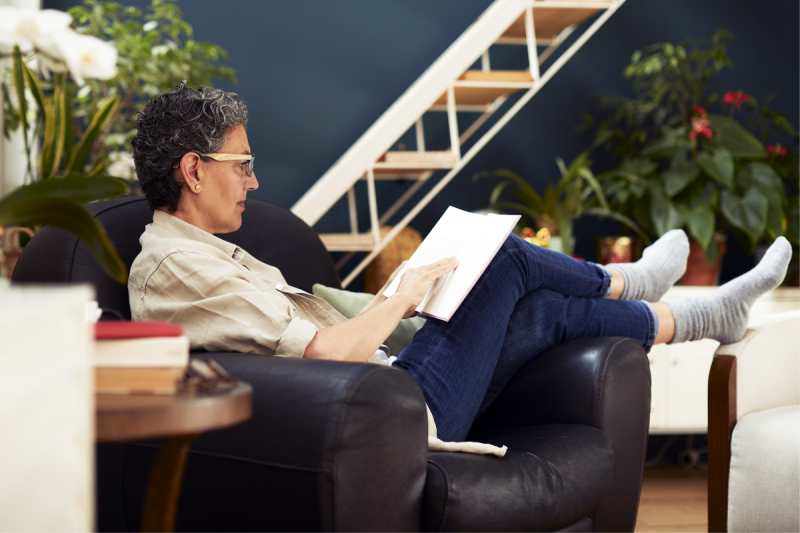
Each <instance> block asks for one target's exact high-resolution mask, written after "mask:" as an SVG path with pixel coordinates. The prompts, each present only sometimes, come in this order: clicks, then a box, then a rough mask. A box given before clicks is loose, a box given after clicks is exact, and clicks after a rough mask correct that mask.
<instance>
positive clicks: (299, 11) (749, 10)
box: [44, 0, 800, 278]
mask: <svg viewBox="0 0 800 533" xmlns="http://www.w3.org/2000/svg"><path fill="white" fill-rule="evenodd" d="M123 1H124V0H123ZM76 3H78V2H76V1H75V0H44V4H45V7H56V8H59V9H65V8H67V7H69V6H71V5H74V4H76ZM128 3H130V4H134V5H138V6H141V7H144V6H146V5H148V4H149V1H147V2H146V1H142V0H128ZM489 4H490V1H489V0H380V1H376V0H335V1H332V0H329V1H323V0H269V1H254V0H227V1H226V2H219V1H218V0H191V1H188V0H184V1H182V2H181V3H180V6H181V7H182V9H183V10H184V14H185V17H186V19H187V20H188V22H190V23H191V24H192V25H193V26H194V30H195V37H196V38H197V39H198V40H207V41H211V42H214V43H217V44H220V45H222V46H223V47H225V48H226V49H227V50H228V52H229V53H230V58H229V61H228V63H229V64H230V65H232V66H233V67H234V68H235V69H236V72H237V75H238V77H239V80H240V83H239V85H238V86H235V87H233V86H227V85H226V84H220V86H222V87H223V88H227V89H230V90H234V91H236V92H239V93H240V94H241V95H242V96H243V97H244V98H245V99H246V100H247V101H248V102H249V104H250V108H251V113H252V115H251V117H252V118H251V122H250V125H249V127H248V135H249V138H250V144H251V146H252V148H253V151H254V153H255V154H257V155H258V156H259V157H258V165H257V175H258V177H259V182H260V189H259V190H258V191H257V192H256V193H255V194H254V195H255V196H257V197H259V198H264V199H268V200H271V201H274V202H276V203H278V204H281V205H284V206H287V207H291V206H292V205H293V204H294V202H295V201H296V200H297V199H298V198H300V196H301V195H302V194H303V193H304V192H305V191H306V190H307V189H308V188H309V187H311V185H313V183H314V182H315V181H316V180H317V179H318V178H319V177H320V176H321V175H322V174H323V173H324V172H325V171H326V170H327V169H328V168H329V167H330V166H331V165H332V164H333V163H334V162H335V161H336V160H337V159H338V158H339V157H340V156H341V155H342V154H343V153H344V152H345V150H347V148H348V147H349V146H350V145H351V144H352V143H353V142H355V141H356V140H357V139H358V137H359V136H360V135H361V134H362V133H363V132H364V131H365V130H366V129H367V128H368V127H369V126H370V125H371V124H372V123H373V122H374V121H375V120H376V119H377V118H378V117H379V116H380V115H381V113H383V111H384V110H386V108H387V107H389V105H391V104H392V102H394V101H395V99H397V97H398V96H400V94H402V92H403V91H404V90H405V89H406V88H407V87H408V86H409V85H410V84H412V83H413V82H414V80H416V78H417V77H418V76H419V75H420V74H421V73H422V72H423V71H424V70H425V69H426V68H427V67H428V66H429V65H430V64H431V63H432V62H433V61H434V60H435V59H436V58H437V57H438V56H439V55H440V54H441V53H442V52H443V51H444V50H445V49H446V48H447V46H448V45H449V44H450V43H451V42H452V41H453V40H454V39H456V38H457V37H458V36H459V35H460V34H461V33H462V32H463V31H464V29H466V28H467V26H468V25H469V24H471V23H472V22H473V21H474V20H475V19H476V18H477V17H478V16H479V15H480V14H481V13H482V12H483V10H484V9H486V7H487V6H488V5H489ZM718 28H726V29H728V30H730V31H732V32H733V33H735V34H736V35H738V36H739V38H738V39H737V40H736V41H735V42H734V43H732V44H731V45H730V48H729V55H730V56H731V57H732V59H733V61H734V68H733V69H731V70H728V71H727V72H725V73H724V75H723V76H722V81H723V85H724V89H731V90H737V89H742V90H744V91H745V92H747V93H749V94H752V95H754V96H756V97H757V98H763V97H764V96H766V95H767V94H770V93H777V97H776V98H775V99H774V100H773V102H772V107H773V108H775V109H779V110H783V111H786V112H789V113H790V114H791V116H792V122H793V123H794V124H795V125H797V116H798V97H799V96H798V95H799V94H800V91H799V90H798V2H797V0H762V1H759V2H753V1H752V0H702V1H697V0H628V2H627V3H625V4H624V5H623V6H622V7H621V8H620V9H619V11H618V12H617V13H616V14H614V15H613V16H612V17H611V19H610V20H609V21H608V22H607V23H606V24H605V25H604V26H603V27H602V28H601V29H600V31H599V32H598V33H597V34H596V35H595V36H594V37H592V39H591V40H590V41H589V42H588V43H587V44H586V45H585V46H584V47H583V49H581V50H580V51H579V52H578V53H577V54H576V55H575V56H574V57H573V58H572V59H571V60H570V61H569V62H568V63H567V64H566V65H565V67H564V68H563V69H562V70H561V71H560V72H558V73H557V74H556V76H555V77H554V78H553V79H552V80H551V81H550V82H549V83H548V84H547V85H546V86H545V87H544V88H543V89H542V90H541V91H540V93H539V94H538V95H537V96H535V97H534V99H533V100H532V101H531V102H530V103H529V104H528V105H527V106H526V107H525V108H524V109H523V111H521V112H520V113H519V114H518V115H517V116H516V117H515V118H514V119H513V120H512V121H511V122H510V123H509V124H508V125H507V126H506V127H505V128H504V129H503V130H502V131H501V132H500V133H499V134H498V135H497V137H495V139H494V140H492V141H491V142H490V143H489V144H488V145H487V147H486V148H485V149H484V151H483V152H481V153H480V154H479V155H478V156H477V157H476V158H475V159H474V160H473V161H472V163H470V164H469V165H468V166H467V167H466V168H465V169H464V170H463V171H462V172H461V174H460V175H459V176H458V177H457V178H456V179H454V180H453V182H451V184H450V185H448V186H447V187H446V188H445V189H444V191H442V192H441V193H440V194H439V196H438V197H437V198H436V199H435V200H434V202H432V203H431V204H430V205H429V206H428V207H427V208H426V209H425V210H424V211H423V212H422V213H421V214H420V216H418V217H417V219H415V221H414V222H412V225H413V226H414V227H415V228H416V229H418V230H419V231H421V232H423V233H425V232H426V231H427V230H429V229H430V227H431V226H432V224H433V223H434V222H435V221H436V219H437V218H438V217H439V216H440V214H441V213H442V212H443V211H444V209H445V208H446V207H447V206H448V205H455V206H457V207H460V208H463V209H467V210H474V209H479V208H483V207H485V206H486V204H487V197H488V192H489V190H490V189H491V184H490V183H488V182H486V183H483V182H478V183H473V181H472V180H471V176H472V175H473V174H474V173H475V172H478V171H481V170H491V169H495V168H500V167H507V168H511V169H513V170H515V171H517V172H519V173H520V174H522V175H524V176H526V177H528V178H529V179H530V180H531V181H533V182H534V183H535V184H537V186H539V187H543V186H544V185H545V184H546V183H547V182H549V181H552V180H555V179H556V178H557V177H558V169H557V167H556V165H555V163H554V159H555V157H557V156H561V157H563V158H564V159H565V160H567V161H569V160H570V159H571V158H572V157H574V156H575V155H576V154H577V153H578V152H580V151H581V150H582V149H584V148H585V147H586V145H587V143H588V141H589V135H588V134H587V133H577V132H576V131H575V126H576V125H577V124H578V123H579V122H580V121H581V117H582V115H583V114H584V113H587V112H592V111H593V110H594V106H593V104H592V98H591V97H592V94H593V93H594V92H597V91H600V92H603V93H606V94H630V87H629V84H628V82H627V81H625V80H624V79H623V78H622V75H621V72H622V70H623V68H624V67H625V65H627V63H628V60H629V58H630V56H631V53H632V52H633V51H634V50H636V49H637V48H641V47H644V46H647V45H649V44H652V43H654V42H662V41H671V42H677V41H679V40H681V39H684V38H687V37H691V38H703V37H705V38H708V37H710V36H711V34H712V33H713V32H714V31H715V30H716V29H718ZM496 48H498V47H496ZM502 48H503V50H498V51H497V52H495V51H494V50H493V51H492V54H493V55H492V62H493V67H495V68H503V67H505V68H524V67H525V65H526V60H525V55H524V50H523V49H522V47H520V49H518V50H511V49H510V47H502ZM430 123H431V126H432V127H431V130H430V131H429V137H428V142H429V144H432V145H434V146H435V145H436V144H437V143H444V144H446V141H447V134H446V129H445V126H444V123H443V121H442V120H439V121H437V120H435V119H432V120H431V121H430ZM444 144H442V147H444ZM409 148H413V146H409ZM402 190H403V186H402V185H399V184H395V183H391V184H387V185H386V186H385V188H384V191H383V192H382V193H381V194H380V200H381V204H382V205H383V204H387V205H388V204H389V202H391V200H392V199H393V198H394V197H395V196H396V195H397V194H399V193H400V192H401V191H402ZM361 197H363V194H362V195H361ZM360 203H361V205H362V207H364V209H363V211H364V212H363V220H362V224H363V225H364V226H366V223H367V217H366V209H365V208H366V202H365V200H361V201H360ZM346 224H347V217H346V209H345V206H344V202H343V201H342V202H340V203H339V205H338V206H337V207H336V208H335V209H334V210H333V211H332V212H331V213H330V214H329V215H327V216H326V217H324V218H323V220H322V221H321V222H320V223H319V224H318V225H317V226H316V228H317V229H318V230H320V231H327V230H338V231H342V230H346ZM598 227H599V229H598ZM613 230H614V226H613V225H610V224H609V223H605V224H601V225H599V226H598V224H596V223H594V222H593V221H591V220H584V221H581V222H579V223H578V227H577V235H578V238H579V241H578V249H577V252H578V253H579V254H581V255H584V256H585V257H587V258H590V259H591V258H593V256H594V252H593V244H592V242H593V237H594V236H595V235H597V234H598V232H613ZM733 248H734V250H733V251H732V252H731V254H730V260H729V261H728V262H727V263H726V266H725V269H724V271H723V277H724V278H729V277H731V276H733V275H734V274H737V273H738V272H740V271H742V270H745V269H747V268H749V266H750V261H749V259H747V258H746V257H744V254H743V252H741V250H738V248H737V247H736V246H734V247H733Z"/></svg>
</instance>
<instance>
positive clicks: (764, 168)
mask: <svg viewBox="0 0 800 533" xmlns="http://www.w3.org/2000/svg"><path fill="white" fill-rule="evenodd" d="M745 169H746V170H747V173H748V174H749V176H750V177H751V178H752V180H753V181H752V183H753V184H755V185H758V186H759V187H762V188H764V189H767V190H771V191H776V192H777V193H779V194H782V193H783V182H782V181H781V177H780V176H779V175H778V173H777V172H775V169H773V168H772V167H771V166H770V165H769V164H767V163H764V162H762V161H753V162H751V163H749V164H748V165H747V166H746V167H745Z"/></svg>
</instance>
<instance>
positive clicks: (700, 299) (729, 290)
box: [664, 237, 792, 344]
mask: <svg viewBox="0 0 800 533" xmlns="http://www.w3.org/2000/svg"><path fill="white" fill-rule="evenodd" d="M791 259H792V246H791V245H790V244H789V241H787V240H786V239H784V238H783V237H778V239H777V240H776V241H775V242H774V243H772V246H770V247H769V250H767V253H766V254H765V255H764V258H763V259H762V260H761V262H759V263H758V264H757V265H756V266H755V268H753V269H752V270H751V271H750V272H748V273H746V274H742V275H741V276H739V277H738V278H736V279H734V280H731V281H729V282H728V283H726V284H725V285H723V286H722V287H720V288H718V289H716V290H715V291H713V292H710V293H708V294H705V295H703V296H692V297H689V298H680V299H678V300H672V301H667V302H664V303H665V304H667V305H668V306H669V307H670V309H672V314H673V316H674V317H675V336H674V337H673V338H672V340H671V341H670V344H672V343H676V342H685V341H694V340H699V339H714V340H718V341H719V342H721V343H722V344H731V343H734V342H739V341H740V340H741V339H742V337H743V336H744V332H745V331H746V330H747V321H748V319H749V318H750V307H752V306H753V303H754V302H755V301H756V300H757V299H758V297H759V296H761V295H762V294H764V293H765V292H767V291H771V290H772V289H774V288H775V287H777V286H778V285H780V284H781V282H782V281H783V278H784V277H785V276H786V269H787V268H788V266H789V261H790V260H791Z"/></svg>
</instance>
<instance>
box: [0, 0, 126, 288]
mask: <svg viewBox="0 0 800 533" xmlns="http://www.w3.org/2000/svg"><path fill="white" fill-rule="evenodd" d="M71 20H72V19H71V17H70V16H69V15H67V14H66V13H63V12H60V11H55V10H44V11H38V10H27V9H18V8H11V7H0V57H8V56H10V57H11V59H12V76H11V79H12V83H13V89H12V90H8V89H7V90H6V91H4V92H5V93H6V94H8V95H9V96H10V97H11V96H12V95H13V98H14V102H15V103H16V108H15V109H14V108H13V107H10V106H9V107H8V108H9V110H10V111H15V113H10V115H11V116H10V117H9V120H6V121H4V129H5V132H6V134H8V132H9V131H10V130H13V129H15V127H16V128H19V129H20V130H21V133H22V136H23V139H24V144H25V155H26V163H27V165H26V166H27V175H26V180H25V181H26V183H25V184H24V185H23V186H21V187H18V188H17V189H15V190H13V191H11V192H10V193H9V194H8V195H6V196H5V197H4V198H2V199H0V227H8V226H30V227H34V228H38V227H41V226H43V225H52V226H56V227H58V228H62V229H64V230H66V231H69V232H70V233H73V234H74V235H76V236H77V237H79V238H80V239H81V240H82V241H83V242H84V243H85V245H86V246H87V248H88V250H89V251H90V253H91V254H92V255H93V256H94V257H95V259H96V260H97V261H98V263H99V264H100V266H101V267H102V268H103V269H104V270H105V271H106V272H107V273H108V274H109V275H110V276H111V277H112V278H114V279H115V280H117V281H119V282H120V283H124V282H125V281H126V279H127V269H126V268H125V264H124V263H123V262H122V260H121V259H120V257H119V255H118V254H117V253H116V251H115V250H114V248H113V247H112V245H111V243H110V242H109V240H108V237H107V236H106V234H105V231H104V230H103V228H102V226H101V225H100V224H99V223H98V222H97V221H96V220H95V218H94V217H93V216H92V215H91V213H89V212H88V211H87V210H86V209H85V208H84V207H83V204H85V203H88V202H91V201H94V200H100V199H104V198H113V197H115V196H119V195H121V194H124V193H125V192H127V190H128V188H127V186H126V185H125V184H124V183H123V182H121V181H120V180H118V179H114V178H111V177H108V176H104V175H103V173H102V170H103V169H102V166H101V165H100V164H99V163H98V161H97V159H96V158H92V157H91V153H90V152H91V147H92V145H93V143H94V141H95V139H96V138H97V135H98V134H99V132H100V131H101V130H102V128H103V127H104V125H105V124H106V123H107V122H108V119H109V117H110V116H111V115H112V114H113V112H114V110H115V109H116V107H117V105H118V100H119V98H118V97H111V98H108V99H106V100H105V101H103V102H102V103H101V104H100V106H99V108H98V111H97V113H95V114H94V115H93V116H91V117H88V118H87V120H86V128H85V131H84V133H83V135H82V136H81V137H80V138H79V139H77V141H76V140H75V139H74V137H73V131H72V127H71V126H72V122H73V118H72V114H71V112H72V106H71V100H70V93H69V88H68V85H67V74H70V75H71V76H72V77H73V79H74V80H75V81H76V82H77V83H79V84H80V83H83V81H84V80H85V79H87V78H108V77H113V76H114V74H115V73H116V61H117V53H116V49H115V48H114V47H113V46H111V45H109V44H108V43H105V42H103V41H101V40H100V39H97V38H94V37H88V36H83V35H79V34H77V33H76V32H74V31H72V30H71V29H69V24H70V22H71ZM34 59H36V60H37V61H38V66H39V68H41V69H42V71H43V72H45V73H48V74H49V75H51V76H52V77H51V79H50V81H45V80H43V79H42V78H41V77H40V76H39V74H38V73H37V72H36V71H34V70H33V69H32V68H31V67H30V66H29V65H28V64H27V62H29V61H33V60H34ZM29 98H30V100H32V101H33V102H34V103H35V105H34V109H30V106H29V103H30V102H29ZM29 111H30V116H29ZM31 117H33V120H30V119H31ZM14 119H16V123H15V122H14ZM34 145H36V148H35V147H34ZM37 148H38V150H37ZM37 152H38V157H36V158H35V160H34V154H35V153H37ZM3 268H4V262H2V264H0V269H3Z"/></svg>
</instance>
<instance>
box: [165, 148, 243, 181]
mask: <svg viewBox="0 0 800 533" xmlns="http://www.w3.org/2000/svg"><path fill="white" fill-rule="evenodd" d="M197 155H199V156H201V157H207V158H209V159H213V160H214V161H245V163H242V166H243V167H244V171H245V173H246V174H247V177H248V178H249V177H251V176H252V175H253V163H255V160H256V156H254V155H250V154H216V153H214V154H201V153H200V152H197ZM179 166H180V163H179V164H177V165H175V166H174V167H172V168H178V167H179Z"/></svg>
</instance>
